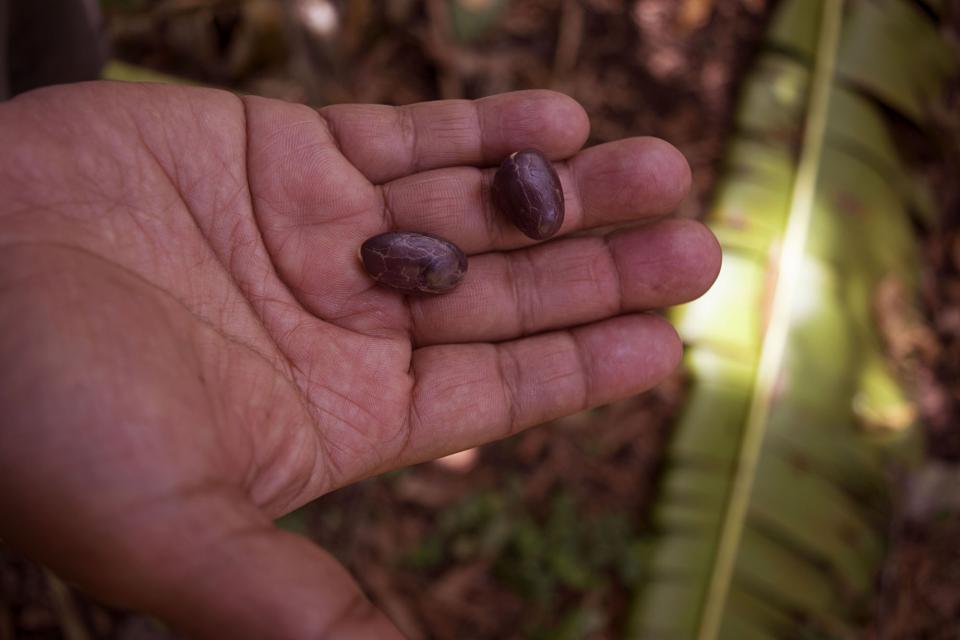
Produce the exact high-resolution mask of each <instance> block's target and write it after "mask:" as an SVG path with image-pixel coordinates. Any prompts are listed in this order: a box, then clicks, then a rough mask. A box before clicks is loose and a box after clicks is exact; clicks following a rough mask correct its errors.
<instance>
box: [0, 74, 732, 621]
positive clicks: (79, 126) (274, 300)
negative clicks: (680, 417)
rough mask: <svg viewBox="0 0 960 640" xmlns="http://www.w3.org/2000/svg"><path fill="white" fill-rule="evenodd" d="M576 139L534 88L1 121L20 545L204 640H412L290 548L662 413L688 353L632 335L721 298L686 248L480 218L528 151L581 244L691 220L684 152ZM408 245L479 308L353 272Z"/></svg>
mask: <svg viewBox="0 0 960 640" xmlns="http://www.w3.org/2000/svg"><path fill="white" fill-rule="evenodd" d="M587 128H588V124H587V119H586V116H585V115H584V113H583V111H582V110H581V109H580V107H579V106H578V105H577V104H576V103H574V102H573V101H571V100H570V99H569V98H566V97H564V96H562V95H559V94H555V93H551V92H546V91H537V92H521V93H513V94H506V95H502V96H496V97H491V98H487V99H483V100H480V101H477V102H467V101H448V102H437V103H425V104H420V105H412V106H408V107H402V108H393V107H384V106H372V105H339V106H334V107H328V108H326V109H323V110H321V111H320V112H317V111H315V110H313V109H310V108H307V107H304V106H300V105H293V104H287V103H283V102H277V101H271V100H266V99H259V98H242V99H241V98H238V97H236V96H234V95H232V94H229V93H225V92H219V91H213V90H204V89H187V88H170V87H159V86H142V85H124V84H106V83H91V84H84V85H75V86H69V87H59V88H52V89H47V90H42V91H39V92H35V93H32V94H28V95H26V96H22V97H21V98H19V99H17V100H14V101H13V102H11V103H7V104H5V105H2V106H0V139H2V140H4V145H5V152H4V154H3V157H2V158H0V193H2V194H3V198H2V201H0V244H2V251H0V420H2V422H0V535H2V536H3V537H4V538H5V539H6V540H7V541H8V542H10V543H12V544H14V545H15V546H18V547H20V548H22V549H24V550H26V551H27V552H29V553H31V554H33V555H34V556H35V557H37V558H38V559H40V560H42V561H44V562H46V563H47V564H49V565H50V566H52V567H54V568H55V569H56V570H58V571H59V572H60V573H61V574H62V575H64V576H66V577H67V578H68V579H71V580H74V581H76V582H77V583H79V584H80V585H82V586H84V587H85V588H87V589H90V590H92V591H94V592H95V593H98V594H99V595H100V596H101V597H103V598H106V599H108V600H109V601H112V602H116V603H118V604H122V605H126V606H129V607H134V608H138V609H143V610H146V611H150V612H153V613H155V614H157V615H159V616H161V617H163V618H165V619H167V620H169V621H170V622H172V623H173V624H174V625H176V626H178V627H179V628H181V629H183V630H185V631H186V632H188V633H190V634H192V635H195V636H202V637H231V638H246V637H249V638H258V637H271V638H319V637H337V638H340V637H344V638H352V637H356V638H387V637H393V636H394V635H395V634H396V632H395V631H394V630H393V629H392V627H391V626H390V623H389V622H388V621H387V620H386V619H385V618H384V617H383V616H382V615H380V614H379V613H378V612H376V611H375V610H374V609H373V608H372V607H370V605H369V604H368V603H367V602H366V600H365V599H364V598H363V596H362V595H361V594H360V591H359V590H358V589H357V587H356V586H355V585H354V583H353V582H352V580H351V579H350V577H349V576H348V575H347V574H346V572H345V571H344V570H343V569H342V568H341V567H340V566H339V565H337V563H336V562H335V561H334V560H332V559H331V558H330V557H329V556H327V555H326V554H325V553H324V552H323V551H322V550H320V549H317V548H316V547H314V546H313V545H311V544H310V543H308V542H306V541H304V540H301V539H299V538H297V537H296V536H293V535H290V534H287V533H283V532H281V531H279V530H277V529H276V528H274V527H273V526H272V524H271V522H272V519H273V518H275V517H277V516H280V515H282V514H284V513H286V512H288V511H290V510H292V509H294V508H296V507H297V506H299V505H302V504H304V503H305V502H307V501H309V500H312V499H314V498H316V497H318V496H320V495H321V494H323V493H325V492H327V491H330V490H332V489H335V488H337V487H339V486H342V485H344V484H348V483H350V482H354V481H356V480H358V479H360V478H363V477H367V476H370V475H372V474H376V473H380V472H383V471H387V470H389V469H393V468H396V467H399V466H403V465H409V464H411V463H415V462H419V461H423V460H428V459H431V458H435V457H437V456H441V455H444V454H447V453H451V452H453V451H457V450H460V449H464V448H467V447H470V446H474V445H477V444H480V443H483V442H488V441H490V440H493V439H496V438H500V437H504V436H507V435H510V434H511V433H514V432H516V431H517V430H518V429H522V428H524V427H526V426H530V425H533V424H536V423H538V422H542V421H544V420H547V419H550V418H553V417H557V416H561V415H565V414H569V413H572V412H575V411H578V410H581V409H584V408H586V407H589V406H593V405H597V404H600V403H604V402H609V401H612V400H615V399H617V398H621V397H624V396H627V395H630V394H633V393H636V392H638V391H641V390H643V389H645V388H648V387H650V386H651V385H653V384H655V383H656V382H657V381H658V380H659V379H661V378H662V377H663V376H664V375H666V374H667V373H668V372H669V371H670V370H671V369H672V368H673V367H674V366H675V365H676V363H677V360H678V357H679V352H680V346H679V342H678V339H677V337H676V335H675V333H674V332H673V330H672V329H671V328H670V327H669V325H667V324H666V323H665V322H664V321H663V320H662V319H660V318H658V317H656V316H653V315H649V314H643V313H638V312H642V311H644V310H648V309H651V308H656V307H661V306H665V305H670V304H675V303H679V302H682V301H685V300H689V299H691V298H693V297H696V296H697V295H699V294H700V293H702V292H703V291H704V290H705V289H706V288H707V287H708V286H709V284H710V283H711V282H712V280H713V278H714V277H715V275H716V272H717V269H718V263H719V252H718V249H717V245H716V243H715V241H714V239H713V238H712V236H711V235H710V234H709V232H707V231H706V230H705V229H704V228H703V227H701V226H699V225H697V224H696V223H692V222H683V221H659V222H656V223H650V224H645V225H642V226H637V227H635V228H633V229H632V230H628V231H620V232H617V233H614V234H609V235H590V236H583V237H575V238H560V239H557V240H554V241H551V242H548V243H545V244H541V245H538V246H531V245H532V244H533V243H532V242H531V241H530V240H528V239H526V238H525V237H524V236H523V235H522V234H520V233H519V232H518V231H516V230H514V229H512V228H511V227H510V226H509V224H508V223H506V222H505V221H503V220H501V219H500V217H499V216H498V215H497V214H496V212H494V211H493V210H492V208H491V206H490V204H489V199H488V192H489V188H488V187H489V183H490V180H491V177H492V171H493V170H492V169H491V168H489V167H490V166H491V165H495V164H496V163H497V162H498V161H499V160H500V159H501V158H502V157H504V156H505V155H507V154H508V153H510V152H512V151H514V150H516V149H520V148H525V147H537V148H539V149H541V150H542V151H544V152H545V153H546V154H547V155H548V156H549V157H551V158H554V159H557V160H558V161H559V162H558V165H557V167H558V171H559V173H560V176H561V179H562V181H563V186H564V193H565V197H566V202H567V219H566V222H565V223H564V226H563V228H562V230H561V233H563V234H567V233H569V232H573V231H577V230H581V229H588V228H591V227H598V226H604V225H610V224H614V223H622V222H629V221H634V220H641V219H644V218H653V217H659V216H662V215H663V214H666V213H668V212H669V211H670V210H671V209H672V208H673V207H675V206H676V204H677V203H678V202H679V201H680V199H681V198H682V197H683V196H684V194H685V191H686V189H687V186H688V182H689V173H688V169H687V166H686V163H685V162H684V160H683V159H682V157H681V156H680V155H679V154H678V153H677V152H676V151H675V150H674V149H673V148H672V147H670V146H669V145H667V144H666V143H663V142H661V141H658V140H654V139H630V140H623V141H620V142H616V143H611V144H607V145H602V146H599V147H594V148H592V149H589V150H586V151H582V152H579V153H577V151H578V149H579V148H580V146H581V145H582V144H583V142H584V140H585V139H586V136H587ZM564 159H566V160H564ZM390 229H403V230H412V231H421V232H428V233H433V234H437V235H440V236H443V237H445V238H447V239H449V240H451V241H453V242H455V243H456V244H458V245H459V246H460V247H461V248H463V250H464V251H465V252H466V253H467V254H468V255H470V256H471V258H470V267H469V271H468V273H467V276H466V278H465V280H464V282H463V283H462V284H461V286H460V287H459V288H458V289H457V290H456V291H454V292H453V293H450V294H448V295H445V296H439V297H430V298H425V297H424V298H419V297H418V298H408V297H404V296H401V295H399V294H398V293H396V292H393V291H390V290H385V289H383V288H380V287H377V286H375V285H374V284H373V283H372V282H371V281H370V279H369V278H368V277H367V276H366V275H365V274H364V273H363V272H362V270H361V267H360V263H359V261H358V260H357V250H358V248H359V246H360V244H361V243H362V242H363V241H364V240H365V239H366V238H368V237H370V236H372V235H375V234H377V233H380V232H383V231H386V230H390Z"/></svg>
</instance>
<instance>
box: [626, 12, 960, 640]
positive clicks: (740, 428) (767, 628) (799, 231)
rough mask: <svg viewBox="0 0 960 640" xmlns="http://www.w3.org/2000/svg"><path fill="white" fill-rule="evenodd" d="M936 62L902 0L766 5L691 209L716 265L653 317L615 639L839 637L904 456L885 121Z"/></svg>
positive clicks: (932, 83) (878, 551) (896, 184)
mask: <svg viewBox="0 0 960 640" xmlns="http://www.w3.org/2000/svg"><path fill="white" fill-rule="evenodd" d="M881 60H882V61H883V62H880V61H881ZM955 68H956V60H955V58H954V56H953V55H952V54H951V52H950V50H949V48H948V47H947V46H946V44H945V43H944V41H943V39H941V38H940V36H939V35H938V31H937V25H936V23H935V21H934V20H933V19H932V18H931V16H930V15H928V14H926V13H925V12H924V11H922V10H921V9H920V8H919V7H918V6H917V5H916V4H914V3H912V2H909V1H906V0H877V1H869V2H868V1H865V0H850V1H848V2H843V1H842V0H816V1H814V0H785V1H784V2H782V3H781V4H780V5H779V12H778V14H777V17H776V19H775V20H774V22H773V24H772V25H771V28H770V31H769V33H768V37H767V50H766V51H765V53H764V54H763V55H762V56H761V57H760V58H759V59H758V60H757V62H756V64H755V67H754V70H753V71H752V73H751V74H750V75H749V76H748V78H747V81H746V84H745V86H744V89H743V95H742V101H741V105H740V108H739V111H738V117H737V125H738V130H737V134H736V135H735V137H734V139H733V140H732V142H731V143H730V145H729V147H728V152H727V162H726V173H725V176H724V177H722V178H721V180H720V183H719V185H718V188H717V192H716V199H715V203H714V206H713V208H712V211H711V213H710V214H709V215H708V218H707V221H708V222H709V223H710V224H711V227H712V228H713V230H714V231H715V232H716V233H717V235H718V237H719V238H720V240H721V244H722V245H723V248H724V266H723V269H722V272H721V275H720V277H719V279H718V281H717V284H716V285H715V286H714V287H713V289H712V290H711V291H710V292H709V293H708V294H707V295H705V296H704V297H703V298H701V299H700V300H698V301H696V302H694V303H692V304H690V305H687V306H686V307H684V308H682V309H680V310H678V312H677V313H676V314H675V317H676V320H677V321H678V323H679V327H680V330H681V334H682V335H683V336H684V338H685V340H686V341H687V343H688V344H689V345H690V347H691V348H690V349H689V350H688V352H687V356H686V366H687V369H688V371H689V373H690V376H691V379H692V385H691V388H690V392H689V395H688V399H687V403H686V407H685V410H684V413H683V415H682V416H681V418H680V420H679V422H678V425H677V430H676V434H675V436H674V439H673V441H672V442H671V444H670V445H669V448H668V453H667V455H668V465H667V470H666V473H665V475H664V477H663V482H662V494H661V497H660V500H659V502H658V504H657V505H656V506H655V507H654V509H655V512H654V514H655V515H654V519H655V522H656V523H657V526H658V528H659V538H658V540H657V543H656V545H655V546H654V548H653V550H652V555H651V562H650V566H649V567H648V574H647V576H646V580H645V581H644V584H643V585H642V586H641V588H640V589H639V596H638V599H637V607H636V609H635V611H634V613H633V616H632V621H631V631H630V634H629V635H630V637H636V638H652V637H656V638H663V639H670V640H673V639H676V640H685V639H687V638H691V639H692V638H698V639H700V640H714V639H715V638H730V639H731V640H733V639H735V640H746V639H750V640H752V639H754V638H755V639H758V640H762V639H767V638H769V639H774V638H785V637H791V638H852V637H855V636H856V634H857V627H858V626H859V625H860V624H861V623H862V621H863V619H864V617H865V615H866V614H867V611H866V606H867V605H868V604H869V602H870V598H871V596H872V594H873V590H874V580H875V576H876V573H877V571H878V570H879V567H880V565H881V562H882V560H883V557H884V552H885V536H886V534H887V531H888V527H889V522H890V520H891V518H892V515H893V496H892V490H893V489H892V487H891V485H890V482H889V472H890V470H891V466H897V465H900V466H903V465H909V464H911V462H913V461H915V460H917V454H918V453H919V451H918V446H917V445H918V439H917V435H918V434H917V432H916V429H915V428H914V427H915V423H916V415H917V411H916V407H915V406H914V404H913V402H912V401H911V399H910V398H909V396H908V394H907V392H906V390H905V389H904V388H903V386H902V385H901V384H900V383H899V382H898V380H897V379H896V377H895V375H894V371H893V368H892V366H891V363H890V362H889V361H888V359H887V357H886V355H885V353H884V336H883V335H882V334H881V331H880V323H878V318H883V317H889V316H893V315H896V314H904V313H916V312H915V311H911V310H910V309H909V308H906V309H905V308H904V307H909V306H911V305H915V304H916V302H917V291H918V282H919V267H920V260H919V256H918V253H917V246H916V244H917V242H916V238H915V233H914V229H913V226H912V223H911V220H910V217H909V215H908V211H909V210H910V208H911V207H913V206H914V204H915V202H917V200H916V198H915V196H916V193H917V189H916V187H915V186H914V185H913V184H912V182H911V181H912V178H911V176H910V175H909V174H908V173H907V171H906V169H905V168H904V166H903V164H902V162H901V160H900V157H899V153H898V149H897V145H896V143H895V142H894V139H893V138H892V136H891V132H890V129H889V127H888V124H887V120H888V118H887V116H888V115H890V114H896V116H897V117H898V118H900V119H901V120H902V119H909V120H910V121H912V123H913V125H915V126H918V127H922V126H923V125H924V123H925V121H926V117H927V115H928V114H929V113H930V110H931V107H930V103H931V101H932V100H934V99H935V98H936V97H937V95H938V91H939V90H940V88H941V87H942V86H943V83H944V81H945V80H946V78H947V76H948V74H949V73H951V72H952V71H954V70H955ZM884 288H887V289H889V288H893V289H896V290H897V291H900V292H902V295H900V296H899V297H898V299H900V300H902V301H903V306H897V307H891V306H890V305H886V306H884V305H882V304H881V302H882V299H883V298H882V297H881V296H879V295H878V291H880V290H882V289H884Z"/></svg>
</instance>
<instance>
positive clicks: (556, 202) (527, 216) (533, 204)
mask: <svg viewBox="0 0 960 640" xmlns="http://www.w3.org/2000/svg"><path fill="white" fill-rule="evenodd" d="M492 196H493V203H494V205H495V206H496V207H497V209H499V210H500V211H501V212H503V213H504V214H505V215H506V216H507V217H508V218H509V219H510V220H511V221H512V222H513V224H514V225H516V227H517V228H518V229H520V231H522V232H523V233H524V234H526V235H527V236H528V237H530V238H533V239H534V240H546V239H547V238H549V237H550V236H552V235H553V234H555V233H556V232H557V231H559V230H560V226H561V225H562V224H563V213H564V203H563V188H562V187H561V186H560V176H558V175H557V172H556V170H555V169H554V168H553V165H552V164H551V163H550V161H549V160H547V158H546V156H544V155H543V154H542V153H540V152H539V151H537V150H536V149H525V150H523V151H517V152H515V153H512V154H510V156H509V157H508V158H507V159H506V160H504V161H503V162H502V163H501V164H500V168H499V169H497V173H496V174H495V175H494V177H493V193H492Z"/></svg>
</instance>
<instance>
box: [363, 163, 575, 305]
mask: <svg viewBox="0 0 960 640" xmlns="http://www.w3.org/2000/svg"><path fill="white" fill-rule="evenodd" d="M491 195H492V199H493V204H494V206H495V207H496V208H497V209H498V210H499V211H500V212H501V213H503V214H504V215H506V216H507V217H508V218H509V219H510V220H511V221H512V222H513V224H514V225H516V227H517V228H518V229H520V231H522V232H523V233H524V234H525V235H527V236H528V237H530V238H533V239H534V240H545V239H547V238H549V237H550V236H552V235H553V234H555V233H556V232H557V231H558V230H559V229H560V225H562V224H563V213H564V204H563V189H562V187H561V186H560V177H559V176H558V175H557V172H556V170H555V169H554V168H553V165H552V164H550V161H549V160H547V158H546V157H545V156H544V155H543V154H542V153H540V152H539V151H537V150H536V149H525V150H523V151H517V152H515V153H512V154H510V156H509V157H508V158H507V159H506V160H504V161H503V162H502V163H501V164H500V168H499V169H497V173H496V174H495V175H494V177H493V188H492V193H491ZM360 259H361V261H362V262H363V268H364V269H365V270H366V272H367V273H368V274H369V275H370V277H371V278H373V279H374V280H376V281H377V282H378V283H380V284H382V285H386V286H388V287H392V288H394V289H398V290H400V291H403V292H404V293H446V292H448V291H451V290H452V289H453V288H454V287H456V286H457V285H458V284H460V281H461V280H462V279H463V276H464V274H465V273H466V272H467V256H466V254H464V253H463V251H461V250H460V247H458V246H457V245H455V244H453V243H452V242H450V241H449V240H445V239H443V238H440V237H437V236H434V235H430V234H426V233H416V232H414V231H390V232H388V233H381V234H380V235H377V236H373V237H372V238H370V239H369V240H367V241H366V242H364V243H363V245H362V246H361V247H360Z"/></svg>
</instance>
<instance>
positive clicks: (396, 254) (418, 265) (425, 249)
mask: <svg viewBox="0 0 960 640" xmlns="http://www.w3.org/2000/svg"><path fill="white" fill-rule="evenodd" d="M360 260H361V261H362V262H363V268H364V269H365V270H366V272H367V273H368V274H369V275H370V277H371V278H373V279H374V280H376V281H377V282H378V283H380V284H382V285H386V286H388V287H391V288H393V289H397V290H399V291H403V292H404V293H446V292H447V291H451V290H452V289H453V288H454V287H456V286H457V285H458V284H460V281H461V280H462V279H463V275H464V274H465V273H466V272H467V256H466V255H465V254H464V253H463V251H461V250H460V248H459V247H458V246H457V245H455V244H453V243H452V242H449V241H447V240H444V239H443V238H438V237H437V236H432V235H428V234H424V233H414V232H412V231H390V232H388V233H381V234H380V235H378V236H373V237H372V238H370V239H368V240H367V241H366V242H364V243H363V245H362V246H361V247H360Z"/></svg>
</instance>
